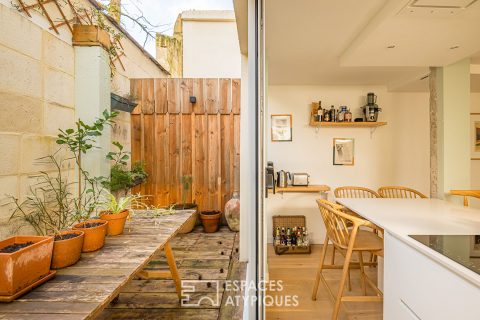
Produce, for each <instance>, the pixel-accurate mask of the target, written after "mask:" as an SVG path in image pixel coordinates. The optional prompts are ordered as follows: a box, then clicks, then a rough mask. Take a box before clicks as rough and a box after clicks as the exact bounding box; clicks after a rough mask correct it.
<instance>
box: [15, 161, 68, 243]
mask: <svg viewBox="0 0 480 320" xmlns="http://www.w3.org/2000/svg"><path fill="white" fill-rule="evenodd" d="M65 160H68V159H65ZM65 160H64V159H57V157H56V155H49V156H46V157H44V158H40V159H38V163H41V164H46V165H53V167H54V168H55V171H54V172H46V171H40V173H39V174H38V175H36V176H34V177H35V178H36V179H37V183H35V184H34V185H32V186H30V190H29V193H28V194H27V196H26V199H25V200H23V201H21V202H20V200H19V199H17V198H15V197H13V196H10V199H11V200H12V202H13V204H14V205H15V209H14V211H13V212H12V215H11V216H10V221H12V220H15V219H20V220H22V221H24V222H27V223H28V224H30V225H31V226H32V227H33V229H34V230H35V231H36V232H37V234H39V235H47V234H55V235H59V234H60V232H61V231H62V230H65V229H66V228H68V227H70V226H71V225H72V224H73V222H74V221H75V214H74V196H73V194H72V193H71V192H70V190H71V189H72V187H73V183H70V182H68V179H67V178H66V177H65V176H64V174H65V173H64V172H62V167H63V163H64V161H65Z"/></svg>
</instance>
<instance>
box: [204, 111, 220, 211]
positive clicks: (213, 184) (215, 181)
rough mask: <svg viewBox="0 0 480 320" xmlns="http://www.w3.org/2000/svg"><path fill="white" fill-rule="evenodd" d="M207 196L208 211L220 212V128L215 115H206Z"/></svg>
mask: <svg viewBox="0 0 480 320" xmlns="http://www.w3.org/2000/svg"><path fill="white" fill-rule="evenodd" d="M207 117H208V118H207V119H208V150H207V154H208V194H207V198H208V201H207V205H208V208H207V209H209V210H220V203H219V201H218V200H219V192H220V190H219V181H220V161H219V157H218V156H219V154H220V143H219V137H220V127H219V121H218V118H217V115H208V116H207Z"/></svg>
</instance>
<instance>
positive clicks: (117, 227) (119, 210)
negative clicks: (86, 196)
mask: <svg viewBox="0 0 480 320" xmlns="http://www.w3.org/2000/svg"><path fill="white" fill-rule="evenodd" d="M141 198H143V197H142V196H141V195H139V194H136V195H130V196H126V197H120V198H119V199H118V200H117V198H115V196H114V195H112V194H111V193H110V194H108V197H107V201H105V202H104V204H103V208H104V210H103V211H101V212H100V219H102V220H106V221H108V226H107V234H108V235H109V236H117V235H119V234H122V233H123V229H124V227H125V222H126V221H127V218H128V217H129V215H130V214H131V213H130V209H131V208H132V207H138V206H141V204H140V202H139V199H141Z"/></svg>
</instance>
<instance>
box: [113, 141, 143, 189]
mask: <svg viewBox="0 0 480 320" xmlns="http://www.w3.org/2000/svg"><path fill="white" fill-rule="evenodd" d="M112 144H113V145H114V146H115V147H117V149H118V150H117V151H116V152H115V151H111V152H109V153H108V154H107V159H109V160H111V161H112V162H113V164H112V168H111V171H110V181H109V182H108V183H107V186H108V188H109V189H110V191H112V192H116V191H120V190H124V191H125V194H127V193H128V190H129V189H130V188H132V187H134V186H136V185H137V184H140V183H142V182H144V181H145V180H146V179H147V177H148V174H147V173H146V172H145V169H144V166H143V164H142V163H141V162H135V163H134V164H133V165H132V168H131V170H128V168H127V165H128V160H129V159H130V156H129V153H128V152H125V151H124V149H123V146H122V145H121V144H120V143H119V142H116V141H115V142H112Z"/></svg>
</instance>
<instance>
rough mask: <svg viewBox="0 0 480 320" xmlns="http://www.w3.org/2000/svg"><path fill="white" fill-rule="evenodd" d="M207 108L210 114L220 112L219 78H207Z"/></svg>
mask: <svg viewBox="0 0 480 320" xmlns="http://www.w3.org/2000/svg"><path fill="white" fill-rule="evenodd" d="M204 81H205V82H204V84H205V96H206V104H205V107H206V110H207V113H208V114H216V113H217V112H218V105H219V99H218V79H205V80H204Z"/></svg>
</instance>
